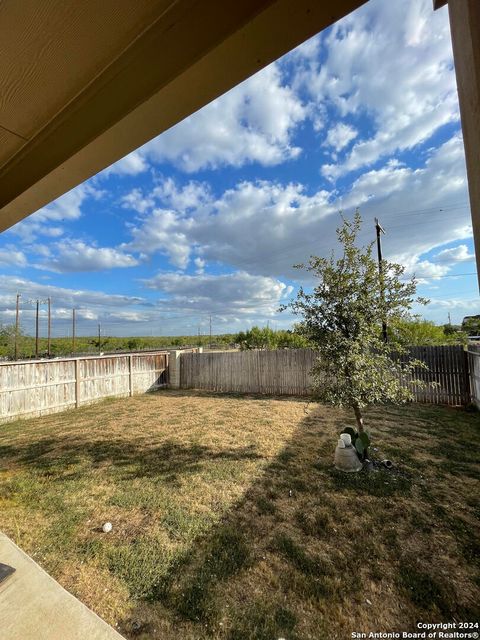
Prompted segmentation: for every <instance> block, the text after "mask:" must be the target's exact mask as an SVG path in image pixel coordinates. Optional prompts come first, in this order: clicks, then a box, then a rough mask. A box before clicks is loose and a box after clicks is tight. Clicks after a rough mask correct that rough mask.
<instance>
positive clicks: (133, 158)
mask: <svg viewBox="0 0 480 640" xmlns="http://www.w3.org/2000/svg"><path fill="white" fill-rule="evenodd" d="M148 168H149V164H148V162H147V160H146V158H145V156H144V155H143V154H142V153H141V152H140V151H138V150H137V151H132V153H129V154H128V156H125V157H124V158H122V159H121V160H117V162H115V163H114V164H112V165H110V166H109V167H108V168H107V169H104V170H103V171H102V172H101V173H99V174H98V176H99V177H100V178H101V177H103V176H108V175H111V174H116V175H121V176H136V175H138V174H139V173H143V172H144V171H146V170H147V169H148Z"/></svg>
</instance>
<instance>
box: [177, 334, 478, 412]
mask: <svg viewBox="0 0 480 640" xmlns="http://www.w3.org/2000/svg"><path fill="white" fill-rule="evenodd" d="M409 355H410V356H411V357H413V358H416V359H418V360H420V361H422V362H424V363H425V364H426V365H427V367H428V370H425V369H422V368H418V369H417V370H416V371H415V373H414V376H415V377H416V378H418V379H420V380H422V381H424V382H426V383H427V385H428V386H427V387H426V388H425V389H421V388H417V389H415V398H416V400H417V401H418V402H427V403H431V404H448V405H452V406H458V405H466V404H468V403H469V402H470V389H469V380H468V362H467V361H466V359H465V352H464V349H463V347H462V346H461V345H449V346H442V347H433V346H425V347H412V348H411V349H410V354H409ZM398 357H399V358H400V359H401V360H405V356H398ZM479 358H480V351H479ZM315 359H316V354H315V352H314V351H312V350H311V349H284V350H277V351H260V350H253V351H241V352H234V353H232V352H223V353H222V352H221V353H218V352H217V353H184V354H182V356H181V359H180V386H181V388H183V389H193V388H195V389H208V390H211V391H220V392H231V393H259V394H271V395H308V393H309V387H310V384H311V380H310V375H309V372H310V370H311V368H312V366H313V364H314V362H315ZM403 382H404V383H405V384H407V381H406V380H405V381H403ZM432 383H435V384H434V385H433V384H432ZM478 385H479V389H478V397H479V398H480V365H479V366H478Z"/></svg>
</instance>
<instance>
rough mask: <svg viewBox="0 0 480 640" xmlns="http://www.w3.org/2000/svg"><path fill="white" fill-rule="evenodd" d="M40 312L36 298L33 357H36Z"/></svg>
mask: <svg viewBox="0 0 480 640" xmlns="http://www.w3.org/2000/svg"><path fill="white" fill-rule="evenodd" d="M39 313H40V301H39V300H37V311H36V315H35V358H38V315H39Z"/></svg>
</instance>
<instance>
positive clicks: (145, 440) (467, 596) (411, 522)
mask: <svg viewBox="0 0 480 640" xmlns="http://www.w3.org/2000/svg"><path fill="white" fill-rule="evenodd" d="M305 409H306V404H305V402H304V401H303V400H295V399H270V398H252V397H236V396H219V395H215V394H208V393H181V392H173V391H169V392H159V393H157V394H152V395H146V396H138V397H134V398H126V399H119V400H107V401H104V402H102V403H101V404H97V405H94V406H90V407H86V408H82V409H78V410H76V411H70V412H67V413H61V414H56V415H51V416H46V417H43V418H35V419H32V420H28V421H27V420H24V421H19V422H15V423H10V424H6V425H2V426H0V528H1V529H2V530H3V531H4V532H5V533H7V534H8V535H9V536H11V537H12V538H13V540H14V541H15V542H17V544H19V545H20V546H21V547H22V548H23V549H25V550H26V551H27V552H28V553H30V554H31V555H32V556H33V557H34V558H35V560H37V562H39V564H41V565H42V566H43V567H44V568H45V569H46V570H47V571H49V572H50V573H51V574H52V575H53V576H54V577H55V578H56V579H57V580H59V582H60V583H61V584H62V585H64V586H65V587H66V588H67V589H69V590H70V591H71V592H72V593H74V594H75V595H76V596H77V597H79V598H80V599H81V600H82V601H83V602H85V603H86V604H87V605H89V606H90V607H91V608H92V609H94V610H95V611H96V612H97V613H98V614H99V615H101V616H102V617H103V618H105V619H106V620H107V621H108V622H110V623H111V624H113V625H118V629H119V630H120V632H121V633H123V634H124V635H125V636H126V637H127V638H139V639H141V638H152V639H154V638H158V639H160V638H162V639H165V640H173V639H174V638H175V639H178V638H182V640H183V639H184V640H193V639H197V640H203V639H205V638H212V639H213V638H215V639H228V640H248V639H255V640H276V639H277V638H280V637H283V638H286V639H287V640H295V639H297V640H303V639H309V638H311V639H315V640H323V639H325V640H334V639H336V638H338V639H341V640H343V639H347V638H350V637H351V633H352V632H353V631H357V632H360V631H363V632H369V631H383V632H386V631H401V630H410V631H413V630H414V629H415V623H416V622H417V621H422V622H428V621H433V622H440V621H443V622H447V621H452V620H457V621H474V620H477V619H478V618H479V615H478V614H479V610H478V606H479V604H478V603H479V602H480V580H479V573H478V564H476V563H477V562H478V557H479V555H480V554H479V551H480V549H479V539H480V538H479V516H480V512H479V503H480V500H479V497H480V492H479V482H478V480H479V466H478V441H479V437H480V417H479V415H478V414H475V413H468V412H466V411H461V410H454V409H446V408H440V407H429V406H421V405H412V406H408V407H404V408H398V407H388V408H385V407H382V408H376V409H373V410H371V411H369V412H368V413H367V419H368V426H369V428H370V430H371V434H372V436H373V439H374V446H376V447H378V448H379V451H377V452H376V453H375V455H376V456H377V457H379V458H382V457H389V458H390V459H392V460H393V461H394V464H395V469H394V471H387V470H384V471H379V472H376V473H375V472H370V473H367V472H361V473H359V474H342V473H341V472H337V471H335V469H334V468H333V465H332V460H333V453H334V448H335V445H336V441H337V438H338V434H339V432H340V430H341V428H342V426H343V425H345V424H352V420H351V417H350V415H349V414H347V413H345V412H342V411H339V410H334V409H332V408H328V407H323V406H318V405H310V406H309V407H308V410H307V411H305ZM106 521H111V522H112V523H113V531H112V532H111V533H108V534H105V533H103V532H102V531H101V525H102V524H103V523H104V522H106Z"/></svg>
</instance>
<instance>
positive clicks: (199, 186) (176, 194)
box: [152, 178, 212, 211]
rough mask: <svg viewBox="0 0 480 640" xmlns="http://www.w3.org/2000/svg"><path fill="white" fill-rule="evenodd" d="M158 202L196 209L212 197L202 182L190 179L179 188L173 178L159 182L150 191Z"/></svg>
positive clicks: (182, 208)
mask: <svg viewBox="0 0 480 640" xmlns="http://www.w3.org/2000/svg"><path fill="white" fill-rule="evenodd" d="M152 195H154V196H155V197H156V198H158V200H160V202H163V203H164V204H165V205H167V206H169V207H172V208H173V209H180V210H185V211H187V210H189V209H196V208H198V207H199V206H200V205H202V204H204V203H206V202H209V201H210V200H211V199H212V195H211V192H210V188H209V186H208V185H207V184H205V183H204V182H197V181H194V180H190V181H189V182H187V184H185V185H184V186H183V187H181V188H179V187H178V186H177V184H176V182H175V181H174V180H173V178H167V179H166V180H164V181H163V182H161V183H160V184H159V185H158V186H157V187H155V189H154V190H153V192H152Z"/></svg>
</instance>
